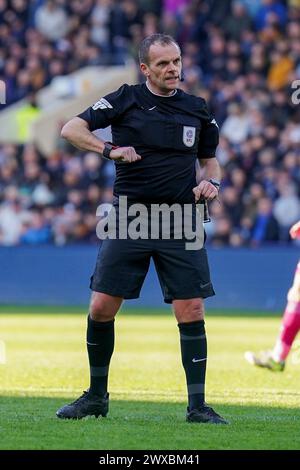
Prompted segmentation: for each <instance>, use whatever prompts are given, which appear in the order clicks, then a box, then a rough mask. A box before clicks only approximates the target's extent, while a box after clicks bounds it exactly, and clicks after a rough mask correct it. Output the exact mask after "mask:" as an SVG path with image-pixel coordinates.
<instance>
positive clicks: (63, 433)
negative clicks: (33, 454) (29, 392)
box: [0, 396, 300, 451]
mask: <svg viewBox="0 0 300 470" xmlns="http://www.w3.org/2000/svg"><path fill="white" fill-rule="evenodd" d="M72 399H74V397H72V398H71V399H70V398H67V399H66V398H61V397H60V398H48V397H12V396H1V397H0V403H1V427H0V448H1V449H12V450H14V449H20V450H23V449H35V450H37V449H44V450H46V449H49V450H53V449H57V450H60V449H80V450H84V449H96V450H99V451H100V450H113V449H119V450H132V449H139V450H153V449H156V450H168V449H174V450H203V449H210V450H217V449H218V450H229V449H234V450H236V449H265V450H274V449H277V450H284V449H299V447H300V437H299V427H300V411H299V409H298V408H284V407H282V408H279V407H267V406H250V405H247V406H236V405H227V404H226V405H224V404H218V403H214V405H213V407H214V409H215V410H216V411H217V412H218V413H220V414H221V415H222V416H224V417H225V418H227V419H228V420H229V421H230V425H229V426H224V425H208V424H207V425H205V424H195V423H193V424H191V423H186V422H185V405H184V404H182V403H169V402H153V401H130V400H124V401H123V400H119V399H112V400H111V404H110V413H109V415H108V417H107V418H99V419H95V418H88V419H84V420H79V421H76V420H75V421H74V420H59V419H58V418H56V416H55V411H56V410H57V409H58V408H59V407H60V406H62V405H63V404H65V403H69V402H70V401H72Z"/></svg>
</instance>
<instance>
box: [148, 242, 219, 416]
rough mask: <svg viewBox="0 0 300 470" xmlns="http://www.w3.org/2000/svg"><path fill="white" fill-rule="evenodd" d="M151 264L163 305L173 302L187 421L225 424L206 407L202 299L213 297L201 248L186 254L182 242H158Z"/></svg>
mask: <svg viewBox="0 0 300 470" xmlns="http://www.w3.org/2000/svg"><path fill="white" fill-rule="evenodd" d="M156 247H157V249H156V250H155V252H154V256H153V257H154V262H155V267H156V270H157V273H158V277H159V281H160V285H161V288H162V291H163V295H164V299H165V302H167V303H172V304H173V308H174V313H175V316H176V319H177V322H178V328H179V333H180V345H181V356H182V364H183V367H184V370H185V375H186V383H187V391H188V402H189V406H188V410H187V420H188V421H193V422H201V423H224V424H225V423H226V421H225V420H224V419H223V418H221V417H220V416H219V415H218V414H217V413H215V412H214V411H213V410H212V409H211V408H210V407H208V406H207V405H206V404H205V401H204V399H205V395H204V394H205V373H206V359H207V343H206V333H205V325H204V305H203V298H205V297H209V296H211V295H214V290H213V287H212V284H211V282H210V275H209V267H208V261H207V256H206V251H205V249H204V248H202V249H200V250H193V251H189V250H186V249H185V241H184V240H160V241H157V244H156Z"/></svg>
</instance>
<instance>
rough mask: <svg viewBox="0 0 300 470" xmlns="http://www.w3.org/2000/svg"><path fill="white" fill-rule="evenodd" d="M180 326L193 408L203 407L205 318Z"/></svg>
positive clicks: (205, 356) (191, 406)
mask: <svg viewBox="0 0 300 470" xmlns="http://www.w3.org/2000/svg"><path fill="white" fill-rule="evenodd" d="M178 328H179V332H180V346H181V358H182V364H183V367H184V370H185V376H186V383H187V391H188V400H189V409H190V410H191V409H194V408H199V407H201V406H202V405H203V403H204V399H205V372H206V358H207V343H206V334H205V327H204V320H199V321H194V322H191V323H179V324H178Z"/></svg>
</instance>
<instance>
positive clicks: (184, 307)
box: [174, 299, 204, 323]
mask: <svg viewBox="0 0 300 470" xmlns="http://www.w3.org/2000/svg"><path fill="white" fill-rule="evenodd" d="M178 302H179V303H178ZM174 303H176V304H177V305H174V307H175V316H176V319H177V321H178V323H189V322H193V321H200V320H204V305H203V301H202V299H191V300H184V301H175V302H174Z"/></svg>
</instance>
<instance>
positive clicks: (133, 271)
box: [90, 239, 214, 303]
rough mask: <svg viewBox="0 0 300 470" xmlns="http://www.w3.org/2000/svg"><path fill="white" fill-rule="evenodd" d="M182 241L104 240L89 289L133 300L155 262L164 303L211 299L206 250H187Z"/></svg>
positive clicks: (137, 295) (211, 289) (211, 288)
mask: <svg viewBox="0 0 300 470" xmlns="http://www.w3.org/2000/svg"><path fill="white" fill-rule="evenodd" d="M185 243H186V241H185V240H183V239H182V240H176V239H169V240H162V239H160V240H151V239H150V240H143V239H138V240H132V239H126V240H120V239H114V240H112V239H106V240H103V242H102V245H101V247H100V250H99V254H98V258H97V263H96V267H95V271H94V274H93V276H92V277H91V284H90V288H91V289H92V290H93V291H96V292H103V293H105V294H109V295H112V296H116V297H122V298H124V299H136V298H138V297H139V295H140V291H141V288H142V285H143V282H144V279H145V277H146V274H147V272H148V268H149V263H150V259H151V257H152V258H153V260H154V263H155V268H156V272H157V274H158V278H159V282H160V286H161V289H162V293H163V297H164V301H165V302H166V303H172V301H173V300H176V299H192V298H198V297H201V298H206V297H210V296H213V295H214V289H213V286H212V283H211V281H210V274H209V266H208V261H207V255H206V250H205V248H201V249H199V250H186V249H185Z"/></svg>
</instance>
